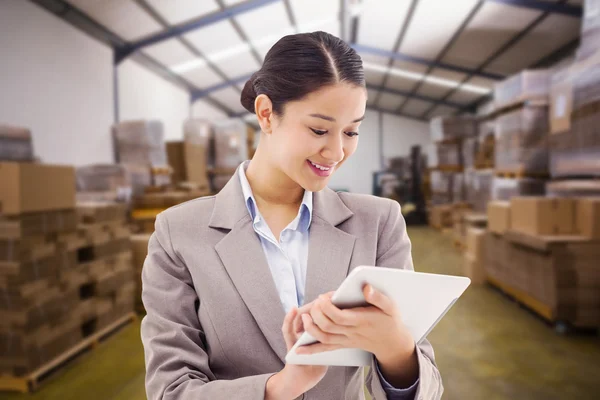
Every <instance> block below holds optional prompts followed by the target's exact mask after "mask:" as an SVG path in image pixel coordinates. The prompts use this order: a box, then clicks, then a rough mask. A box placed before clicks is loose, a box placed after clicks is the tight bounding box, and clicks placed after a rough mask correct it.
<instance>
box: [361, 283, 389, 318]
mask: <svg viewBox="0 0 600 400" xmlns="http://www.w3.org/2000/svg"><path fill="white" fill-rule="evenodd" d="M363 294H364V295H365V300H367V302H368V303H369V304H372V305H374V306H375V307H377V308H379V309H380V310H381V311H383V312H384V313H386V314H387V315H394V313H395V312H396V305H395V304H394V302H393V301H392V299H390V298H389V297H387V296H386V295H384V294H383V293H381V292H380V291H379V290H377V289H375V288H374V287H373V286H371V285H369V284H367V285H365V287H364V288H363Z"/></svg>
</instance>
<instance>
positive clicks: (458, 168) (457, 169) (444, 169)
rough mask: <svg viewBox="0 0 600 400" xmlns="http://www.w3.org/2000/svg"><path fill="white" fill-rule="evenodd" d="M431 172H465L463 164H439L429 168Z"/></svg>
mask: <svg viewBox="0 0 600 400" xmlns="http://www.w3.org/2000/svg"><path fill="white" fill-rule="evenodd" d="M429 171H430V172H433V171H441V172H463V171H464V167H463V166H462V165H438V166H437V167H431V168H429Z"/></svg>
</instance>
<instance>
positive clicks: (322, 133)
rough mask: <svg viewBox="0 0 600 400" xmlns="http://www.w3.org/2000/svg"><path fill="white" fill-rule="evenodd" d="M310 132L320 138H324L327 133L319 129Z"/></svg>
mask: <svg viewBox="0 0 600 400" xmlns="http://www.w3.org/2000/svg"><path fill="white" fill-rule="evenodd" d="M310 130H311V131H313V132H314V133H315V134H316V135H319V136H323V135H324V134H326V133H327V131H321V130H319V129H313V128H310Z"/></svg>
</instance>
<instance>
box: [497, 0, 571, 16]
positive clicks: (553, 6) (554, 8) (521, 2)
mask: <svg viewBox="0 0 600 400" xmlns="http://www.w3.org/2000/svg"><path fill="white" fill-rule="evenodd" d="M485 1H486V2H488V3H500V4H506V5H510V6H516V7H522V8H528V9H530V10H538V11H543V12H548V13H552V14H560V15H566V16H569V17H575V18H581V17H582V16H583V8H582V7H581V6H578V5H574V4H561V3H553V2H551V1H541V0H485Z"/></svg>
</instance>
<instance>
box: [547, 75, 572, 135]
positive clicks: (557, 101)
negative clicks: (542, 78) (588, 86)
mask: <svg viewBox="0 0 600 400" xmlns="http://www.w3.org/2000/svg"><path fill="white" fill-rule="evenodd" d="M572 110H573V82H572V80H571V66H568V67H566V68H563V69H561V70H559V71H558V72H556V73H555V74H554V75H553V76H552V83H551V84H550V114H549V116H550V133H552V134H555V133H561V132H567V131H569V130H570V129H571V111H572Z"/></svg>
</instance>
